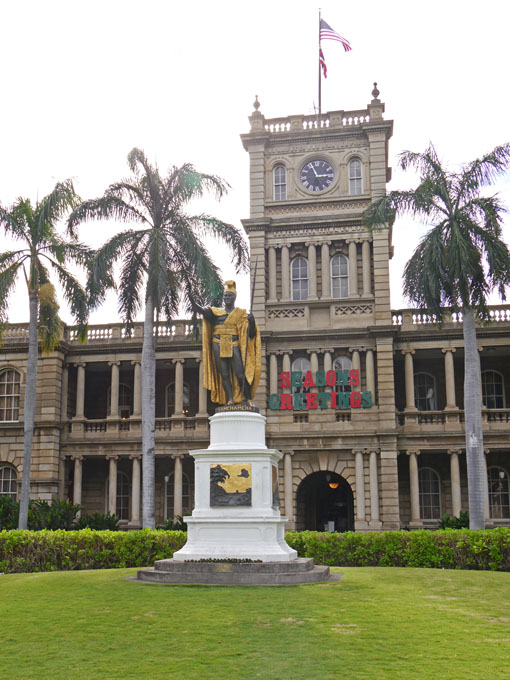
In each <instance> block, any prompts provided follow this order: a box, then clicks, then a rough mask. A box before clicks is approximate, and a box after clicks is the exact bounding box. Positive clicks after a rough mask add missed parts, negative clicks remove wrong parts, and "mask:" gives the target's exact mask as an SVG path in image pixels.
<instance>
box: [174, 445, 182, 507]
mask: <svg viewBox="0 0 510 680" xmlns="http://www.w3.org/2000/svg"><path fill="white" fill-rule="evenodd" d="M183 457H184V456H183V455H182V454H176V455H173V456H172V458H173V459H174V517H176V516H177V515H180V516H181V517H182V462H181V461H182V459H183Z"/></svg>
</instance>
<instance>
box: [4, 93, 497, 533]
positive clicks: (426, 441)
mask: <svg viewBox="0 0 510 680" xmlns="http://www.w3.org/2000/svg"><path fill="white" fill-rule="evenodd" d="M378 97H379V92H378V91H377V88H376V87H375V89H374V91H373V92H372V100H371V102H370V103H369V104H368V106H367V107H366V109H361V110H357V111H333V112H330V113H327V114H323V115H321V116H303V115H296V116H289V117H286V118H278V119H266V118H265V117H264V116H263V115H262V113H261V112H260V110H259V103H258V101H257V100H256V102H255V105H254V111H253V113H252V115H251V116H250V131H249V132H248V133H247V134H243V135H242V143H243V145H244V148H245V149H246V151H247V152H248V153H249V157H250V215H249V218H248V219H246V220H243V225H244V227H245V230H246V232H247V234H248V237H249V241H250V247H251V258H252V274H253V273H254V272H255V271H256V280H255V281H254V282H253V284H254V304H253V312H254V314H255V317H256V319H257V322H258V324H259V327H260V329H261V335H262V343H263V351H262V378H261V381H260V384H259V388H258V392H257V397H256V405H257V406H258V407H259V408H260V410H261V412H262V413H263V414H264V415H265V416H266V417H267V440H268V446H269V447H271V448H276V449H279V450H281V451H282V452H283V454H284V456H283V460H282V462H281V464H280V471H279V483H280V498H281V499H282V512H283V514H285V515H286V516H287V517H288V518H289V524H288V527H289V528H295V529H298V530H301V529H319V530H335V531H344V530H357V531H364V530H381V529H399V528H419V527H430V528H434V527H437V526H438V523H439V519H440V518H441V517H442V515H443V514H445V513H447V514H449V515H458V514H459V513H460V511H461V510H467V507H468V498H467V473H466V463H465V442H464V413H463V410H462V404H463V372H464V371H463V340H462V324H461V319H459V317H458V316H457V315H452V316H450V317H448V318H447V320H446V321H445V323H444V324H443V325H442V327H441V328H438V327H437V326H435V325H434V324H433V323H432V320H431V319H430V318H428V317H426V316H424V315H421V314H419V313H417V312H416V311H413V310H392V309H391V306H390V290H389V262H390V259H391V256H392V253H393V245H392V232H391V225H387V226H386V227H385V228H381V229H378V230H376V231H374V232H369V231H367V230H366V228H365V227H364V226H363V223H362V219H361V215H362V213H363V211H364V210H365V209H366V208H367V207H368V205H369V204H370V202H371V201H372V200H373V199H374V198H375V197H377V196H380V195H381V194H383V193H384V191H385V188H386V183H387V182H388V181H389V179H390V177H391V169H390V168H389V167H388V142H389V139H390V138H391V135H392V128H393V123H392V121H387V120H385V119H384V115H383V114H384V104H383V103H382V102H381V101H380V100H379V98H378ZM255 263H256V267H255V266H254V265H255ZM491 316H492V322H491V323H490V324H488V325H484V326H483V327H480V328H479V329H478V343H479V349H480V370H481V376H482V387H483V404H482V415H483V428H484V446H485V460H486V469H487V485H486V517H487V525H488V526H494V525H498V524H505V525H510V488H509V472H510V408H507V402H508V400H510V387H509V386H510V306H504V305H500V306H495V307H492V308H491ZM27 336H28V326H25V325H23V324H20V325H12V326H10V327H9V329H8V330H7V332H6V334H5V338H4V345H3V346H2V347H1V348H0V493H3V494H11V495H13V496H16V494H17V493H18V491H19V489H18V487H19V484H20V480H21V471H22V465H23V460H22V458H23V394H24V383H25V366H26V352H27ZM141 346H142V325H141V324H138V325H136V326H135V329H134V333H133V334H132V336H131V337H127V336H126V335H125V333H124V330H123V327H122V325H121V324H109V325H104V326H91V327H90V328H89V330H88V337H87V341H86V343H85V344H81V343H80V342H79V341H78V338H77V333H76V330H75V329H74V328H72V327H69V328H66V329H65V333H64V337H63V340H62V342H61V343H60V345H59V347H58V348H57V349H56V350H55V351H54V352H52V353H51V354H50V355H48V356H44V355H41V357H40V359H39V375H38V403H37V413H36V430H35V436H34V448H33V458H32V495H33V497H39V498H46V499H49V498H52V497H60V498H64V497H68V498H71V499H72V500H73V501H74V502H76V503H81V504H83V506H84V512H87V513H92V512H101V513H102V512H106V511H110V512H112V513H113V512H114V513H116V514H117V515H119V516H120V518H121V520H122V522H123V524H124V525H125V526H127V527H133V528H135V527H139V526H140V517H141V492H140V490H141V427H140V425H141V423H140V416H141V393H140V387H141V366H140V359H141ZM156 347H157V349H156V357H157V373H156V382H157V394H156V515H157V521H158V522H163V521H164V520H165V519H166V518H170V517H173V516H175V515H183V514H184V515H185V514H187V513H189V512H191V510H192V507H193V493H194V488H193V487H194V485H193V481H194V475H193V459H192V458H191V456H190V455H189V450H193V449H199V448H204V447H207V445H208V437H209V430H208V416H209V415H210V414H212V413H213V412H214V405H213V404H211V403H210V401H209V399H208V395H207V392H206V391H205V390H204V389H203V387H202V364H201V347H200V342H199V340H198V339H197V338H196V337H194V335H193V332H192V328H191V326H190V324H189V323H188V322H187V321H176V322H173V323H170V324H167V325H163V326H161V327H160V328H159V329H158V336H157V341H156Z"/></svg>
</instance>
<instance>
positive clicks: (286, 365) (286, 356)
mask: <svg viewBox="0 0 510 680" xmlns="http://www.w3.org/2000/svg"><path fill="white" fill-rule="evenodd" d="M282 363H283V370H284V371H285V372H286V373H290V354H289V353H288V352H285V354H284V355H283V361H282ZM282 391H283V393H284V394H290V387H286V388H285V389H284V390H282Z"/></svg>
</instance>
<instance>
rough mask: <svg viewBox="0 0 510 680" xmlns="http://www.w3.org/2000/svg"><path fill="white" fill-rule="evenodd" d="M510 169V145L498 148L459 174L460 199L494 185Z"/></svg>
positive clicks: (458, 192) (464, 168) (458, 188)
mask: <svg viewBox="0 0 510 680" xmlns="http://www.w3.org/2000/svg"><path fill="white" fill-rule="evenodd" d="M509 167H510V143H508V144H502V145H500V146H496V147H495V148H494V149H493V150H492V151H490V152H489V153H487V154H485V155H484V156H482V158H477V159H476V160H474V161H472V162H471V163H469V164H468V165H466V166H464V167H463V168H462V171H461V172H460V173H459V175H458V177H459V179H458V185H457V194H458V196H459V199H461V200H466V199H467V198H468V197H471V196H473V195H477V194H478V193H479V191H480V189H481V188H482V187H484V186H487V185H491V184H494V182H495V181H496V179H497V178H498V176H499V175H500V174H501V173H502V172H503V171H504V170H507V169H508V168H509Z"/></svg>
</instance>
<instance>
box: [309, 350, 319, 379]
mask: <svg viewBox="0 0 510 680" xmlns="http://www.w3.org/2000/svg"><path fill="white" fill-rule="evenodd" d="M307 353H308V354H309V355H310V371H311V372H312V373H313V374H315V373H317V371H318V370H319V358H318V356H317V352H316V351H312V350H310V349H309V350H307Z"/></svg>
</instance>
